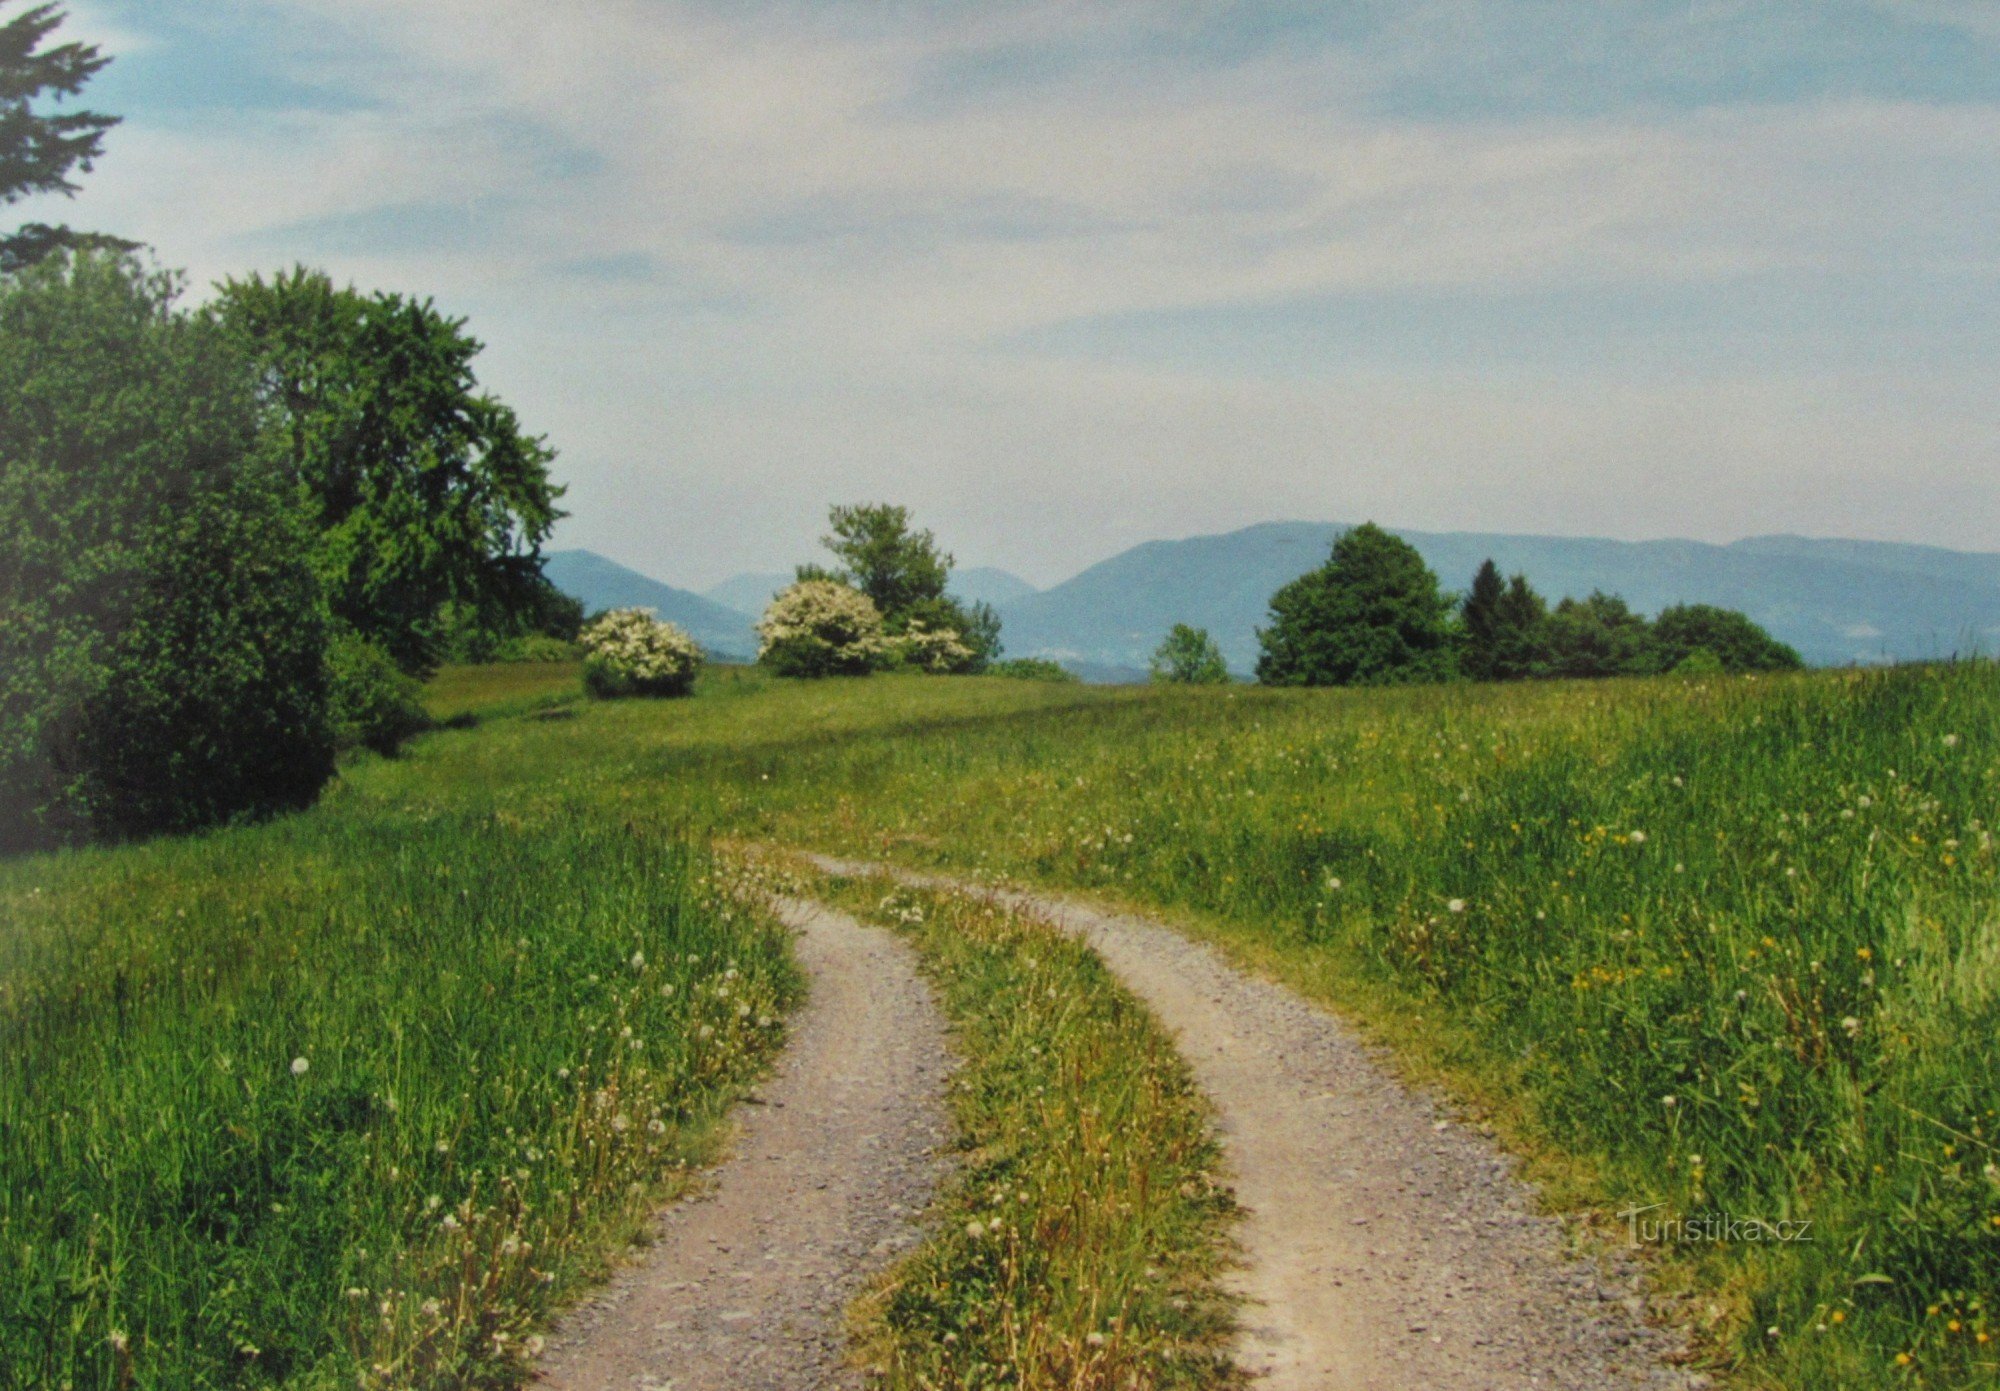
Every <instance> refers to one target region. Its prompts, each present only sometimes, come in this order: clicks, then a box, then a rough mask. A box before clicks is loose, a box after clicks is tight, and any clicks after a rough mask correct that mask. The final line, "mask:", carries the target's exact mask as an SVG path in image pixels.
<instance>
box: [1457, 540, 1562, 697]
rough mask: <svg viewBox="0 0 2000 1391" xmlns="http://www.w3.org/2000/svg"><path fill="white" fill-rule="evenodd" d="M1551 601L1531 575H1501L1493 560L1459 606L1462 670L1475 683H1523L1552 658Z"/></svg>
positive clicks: (1480, 574)
mask: <svg viewBox="0 0 2000 1391" xmlns="http://www.w3.org/2000/svg"><path fill="white" fill-rule="evenodd" d="M1547 619H1548V605H1547V604H1546V603H1544V602H1543V601H1542V596H1541V595H1539V594H1537V593H1536V592H1535V591H1534V589H1533V587H1532V586H1530V585H1529V583H1528V580H1527V577H1526V576H1525V575H1516V576H1514V577H1513V578H1512V579H1511V580H1502V579H1501V578H1500V567H1499V566H1497V565H1495V564H1494V563H1493V562H1492V561H1491V560H1488V561H1487V562H1486V563H1485V564H1484V565H1481V566H1480V567H1479V571H1478V573H1477V574H1475V575H1474V576H1473V577H1472V587H1471V588H1470V589H1469V590H1467V591H1466V595H1465V599H1464V601H1463V602H1462V603H1461V604H1460V605H1459V651H1458V668H1459V672H1460V673H1461V674H1462V675H1465V676H1469V677H1471V678H1472V679H1473V680H1474V681H1519V680H1522V679H1524V678H1526V677H1530V676H1534V675H1536V674H1538V673H1539V672H1540V671H1541V669H1542V667H1543V666H1544V664H1545V662H1546V653H1545V652H1544V650H1543V642H1542V637H1543V625H1544V624H1545V622H1546V621H1547Z"/></svg>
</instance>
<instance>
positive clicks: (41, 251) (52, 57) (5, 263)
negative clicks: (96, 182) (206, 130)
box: [0, 0, 134, 274]
mask: <svg viewBox="0 0 2000 1391" xmlns="http://www.w3.org/2000/svg"><path fill="white" fill-rule="evenodd" d="M9 6H10V0H0V10H4V9H7V8H9ZM64 18H66V16H65V15H64V13H63V11H62V9H61V7H60V6H57V5H53V4H44V5H32V6H30V7H29V8H28V9H26V10H24V11H23V12H21V13H20V14H17V15H15V16H14V17H13V18H12V19H9V20H6V21H4V22H0V205H6V204H12V203H16V202H18V201H20V200H21V199H23V198H26V197H29V196H31V195H33V194H38V193H42V194H46V193H60V194H62V195H64V196H65V197H69V196H73V195H74V194H75V193H76V190H77V185H76V184H75V183H73V182H71V180H70V174H71V173H72V172H73V171H74V172H82V173H89V172H90V168H91V166H92V164H93V163H94V162H95V161H96V159H97V157H98V156H99V155H101V154H102V153H103V152H104V134H105V132H106V131H108V130H110V129H111V128H112V127H113V126H115V125H117V124H118V118H117V117H115V116H103V115H99V114H98V113H96V112H94V111H68V112H61V111H54V110H50V109H48V106H49V103H51V102H60V101H62V100H63V99H64V98H67V97H73V96H76V95H77V94H79V93H80V92H82V91H83V88H84V85H85V84H86V83H88V82H89V81H90V79H91V78H93V77H95V76H96V75H97V74H98V73H99V72H100V71H102V70H103V68H104V66H105V65H106V64H107V63H109V62H110V61H111V60H110V59H109V58H107V57H105V56H104V55H103V54H101V53H99V52H98V51H97V49H96V48H95V47H94V46H92V45H90V44H81V43H64V44H56V45H54V46H53V47H47V46H45V45H46V44H47V41H48V39H49V37H50V36H51V35H52V34H54V33H55V31H56V29H57V28H59V27H60V26H61V24H62V22H63V20H64ZM133 247H134V244H133V243H131V242H128V241H121V240H120V239H118V238H116V237H107V236H104V235H102V234H100V233H90V232H73V231H71V230H70V229H69V228H67V227H51V226H49V225H47V224H46V223H40V222H31V223H29V224H27V225H26V226H24V227H21V228H19V229H17V230H15V231H13V232H10V233H0V274H5V273H9V272H13V271H18V270H20V269H22V268H23V267H25V266H30V265H33V264H34V263H35V262H36V261H39V260H41V259H42V258H43V257H45V256H47V255H49V254H50V253H51V252H53V251H58V250H62V249H65V248H67V249H70V250H101V251H130V250H132V249H133Z"/></svg>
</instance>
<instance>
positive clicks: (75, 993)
mask: <svg viewBox="0 0 2000 1391" xmlns="http://www.w3.org/2000/svg"><path fill="white" fill-rule="evenodd" d="M374 766H375V767H386V766H388V765H374ZM369 771H370V769H369V768H362V769H360V770H359V771H358V774H357V776H359V777H360V778H361V779H362V780H364V781H365V778H366V775H367V773H368V772H369ZM436 792H437V795H438V798H439V801H440V805H437V806H420V807H417V808H413V809H407V810H403V811H394V810H391V809H388V808H384V807H381V806H377V805H371V804H369V803H368V802H367V801H366V800H365V799H364V798H361V797H358V796H356V795H353V791H352V789H348V790H346V791H345V792H344V793H343V795H341V796H338V797H336V798H335V799H334V802H333V804H331V805H329V806H327V807H324V808H322V809H321V810H320V811H318V812H315V813H313V814H310V815H307V816H302V817H297V818H292V819H290V820H288V821H285V822H281V823H277V824H273V825H270V826H266V827H261V828H254V829H244V830H235V831H229V832H224V833H220V834H216V835H212V836H208V837H202V838H196V839H190V840H183V841H163V842H159V843H156V844H153V845H149V846H143V847H135V848H127V849H122V850H113V851H100V852H91V853H86V854H76V855H69V856H64V857H57V858H41V859H34V860H27V861H21V862H16V863H14V864H11V865H7V866H5V867H4V868H0V922H4V924H5V927H4V931H0V1057H4V1058H5V1067H4V1069H0V1268H4V1270H5V1279H4V1280H0V1386H8V1387H22V1388H27V1387H38V1388H39V1387H75V1388H97V1387H102V1388H113V1387H127V1386H140V1387H191V1386H219V1385H232V1386H259V1385H277V1384H285V1385H301V1386H336V1385H337V1386H341V1387H353V1386H355V1385H356V1384H357V1380H358V1383H359V1384H360V1385H362V1386H363V1387H368V1386H379V1387H389V1386H395V1387H410V1386H427V1385H466V1384H485V1383H509V1382H512V1381H515V1380H518V1379H519V1377H520V1375H521V1373H522V1371H523V1368H524V1366H525V1364H526V1362H527V1361H528V1360H529V1359H530V1358H531V1356H532V1353H533V1351H534V1347H535V1343H536V1342H537V1341H538V1339H537V1338H536V1335H535V1334H534V1333H533V1331H532V1330H533V1328H534V1326H535V1324H536V1323H537V1322H538V1321H539V1320H541V1319H542V1318H543V1317H545V1316H546V1314H547V1313H548V1311H549V1310H550V1309H551V1307H552V1306H553V1305H554V1303H555V1302H556V1301H558V1300H560V1299H561V1298H562V1297H563V1296H564V1295H565V1293H567V1292H568V1291H569V1290H571V1289H572V1288H573V1287H574V1286H575V1285H576V1284H577V1282H578V1281H579V1280H580V1279H582V1278H584V1277H585V1276H586V1275H587V1274H588V1273H589V1271H590V1270H591V1268H592V1266H593V1263H594V1262H595V1260H596V1259H597V1258H598V1257H599V1256H600V1255H601V1252H602V1249H603V1247H604V1245H605V1243H606V1242H607V1241H608V1240H610V1239H611V1238H613V1237H615V1236H618V1235H620V1234H621V1233H622V1232H623V1231H624V1230H625V1229H626V1228H628V1227H629V1225H630V1223H631V1221H632V1220H633V1219H634V1218H635V1217H636V1215H637V1214H638V1213H639V1212H640V1211H641V1210H643V1208H644V1207H645V1206H646V1202H647V1199H648V1197H649V1196H650V1195H653V1194H656V1193H657V1192H659V1191H660V1185H661V1183H662V1182H663V1181H664V1182H671V1181H672V1180H673V1178H674V1176H675V1175H676V1174H678V1173H679V1172H680V1171H681V1170H682V1168H683V1167H684V1166H685V1164H686V1163H687V1162H688V1161H690V1160H692V1159H699V1158H700V1157H701V1155H702V1154H703V1152H704V1146H705V1145H706V1144H707V1142H708V1130H709V1126H710V1122H711V1120H712V1118H713V1117H714V1116H715V1114H716V1113H717V1111H718V1108H719V1107H720V1105H721V1104H722V1102H723V1101H725V1100H726V1099H727V1098H728V1096H729V1095H730V1093H731V1091H732V1089H733V1088H734V1087H735V1086H737V1085H738V1084H740V1083H742V1082H744V1081H745V1080H746V1079H747V1078H748V1077H749V1076H750V1075H751V1074H752V1073H753V1072H754V1071H755V1069H756V1067H757V1066H758V1064H759V1061H760V1060H761V1059H762V1058H763V1057H764V1056H765V1055H766V1054H767V1053H768V1052H769V1050H770V1049H771V1048H772V1047H773V1046H774V1045H775V1042H776V1038H777V1034H778V1029H777V1027H776V1024H775V1021H776V1019H777V1018H778V1017H779V1016H780V1015H781V1014H782V1012H783V1009H784V1007H785V1005H786V1003H787V1002H788V1001H789V1000H790V999H791V997H792V995H793V994H794V992H795V989H796V982H795V980H794V978H793V976H792V973H791V969H790V967H789V965H788V964H787V958H786V955H785V948H784V942H783V938H782V936H781V935H780V934H779V933H778V932H777V931H776V930H775V929H774V928H773V927H772V926H771V925H770V924H769V923H767V922H766V921H764V920H762V919H761V918H758V917H754V916H751V915H749V914H747V913H746V912H745V911H744V910H743V909H741V908H739V907H737V906H735V904H734V903H733V901H732V900H731V899H730V898H729V897H728V895H727V894H726V893H725V892H724V891H723V889H722V888H721V886H718V885H717V884H716V883H715V882H714V880H713V878H712V876H711V871H710V868H709V864H708V861H707V859H706V856H705V854H704V853H702V852H699V851H697V850H695V849H692V848H690V847H689V846H688V845H686V844H684V843H682V842H679V841H677V840H675V839H673V838H670V837H666V836H662V835H660V834H657V833H656V832H655V831H653V830H651V829H649V828H644V827H641V828H637V829H635V828H632V827H628V826H625V825H622V824H620V823H615V822H607V821H606V820H604V819H603V818H600V817H594V816H591V815H587V814H556V815H551V816H546V817H535V818H523V817H520V816H515V815H510V814H506V813H502V814H500V815H494V814H491V813H467V812H463V811H458V810H453V809H451V808H450V805H449V803H450V792H449V788H448V787H443V786H439V787H438V788H437V789H436Z"/></svg>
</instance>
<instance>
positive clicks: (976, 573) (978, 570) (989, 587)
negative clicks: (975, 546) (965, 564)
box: [951, 565, 1036, 609]
mask: <svg viewBox="0 0 2000 1391" xmlns="http://www.w3.org/2000/svg"><path fill="white" fill-rule="evenodd" d="M951 592H952V593H953V594H954V595H956V596H957V597H958V598H960V599H963V600H964V601H965V602H966V603H968V604H991V605H993V607H994V608H996V609H997V608H999V607H1000V606H1001V605H1002V604H1011V603H1013V602H1015V601H1016V600H1018V599H1025V598H1027V597H1028V596H1029V595H1030V594H1033V593H1035V592H1036V591H1035V587H1034V586H1033V585H1031V584H1029V583H1028V582H1027V581H1026V580H1024V579H1022V578H1021V577H1020V576H1019V575H1016V574H1014V573H1013V572H1011V571H1008V570H1001V569H997V568H995V567H994V566H991V565H974V566H972V567H971V568H969V569H965V570H954V571H952V572H951Z"/></svg>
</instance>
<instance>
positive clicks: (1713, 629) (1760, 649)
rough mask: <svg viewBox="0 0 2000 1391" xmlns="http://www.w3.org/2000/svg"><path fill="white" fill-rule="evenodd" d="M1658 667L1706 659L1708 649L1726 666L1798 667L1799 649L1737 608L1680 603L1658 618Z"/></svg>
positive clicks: (1717, 662) (1655, 638) (1655, 628)
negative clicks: (1779, 638) (1786, 643)
mask: <svg viewBox="0 0 2000 1391" xmlns="http://www.w3.org/2000/svg"><path fill="white" fill-rule="evenodd" d="M1652 640H1653V649H1654V666H1655V668H1656V669H1657V670H1660V671H1673V670H1677V669H1679V668H1682V667H1684V666H1687V665H1688V664H1689V663H1694V667H1693V668H1692V669H1700V668H1701V667H1702V666H1704V665H1705V664H1704V663H1702V662H1701V661H1700V660H1699V656H1700V654H1702V653H1707V654H1708V656H1709V658H1710V659H1712V660H1713V662H1714V665H1715V668H1716V669H1717V670H1721V671H1796V670H1798V669H1799V668H1800V667H1802V666H1804V665H1805V663H1804V661H1803V660H1801V659H1800V657H1799V654H1798V653H1797V652H1796V651H1794V650H1793V649H1792V648H1790V647H1787V646H1786V645H1785V644H1784V643H1782V642H1779V641H1778V640H1777V639H1776V638H1774V637H1772V636H1771V635H1770V634H1769V633H1767V632H1765V631H1764V630H1763V629H1762V628H1760V627H1758V626H1757V624H1755V623H1753V622H1752V621H1751V620H1750V619H1749V618H1747V617H1746V616H1744V615H1743V614H1740V613H1738V612H1736V611H1735V610H1734V609H1724V608H1717V607H1716V606H1715V605H1713V604H1676V605H1675V606H1674V607H1672V608H1670V609H1663V610H1662V611H1661V613H1660V616H1659V617H1658V618H1656V619H1654V620H1653V633H1652Z"/></svg>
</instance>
